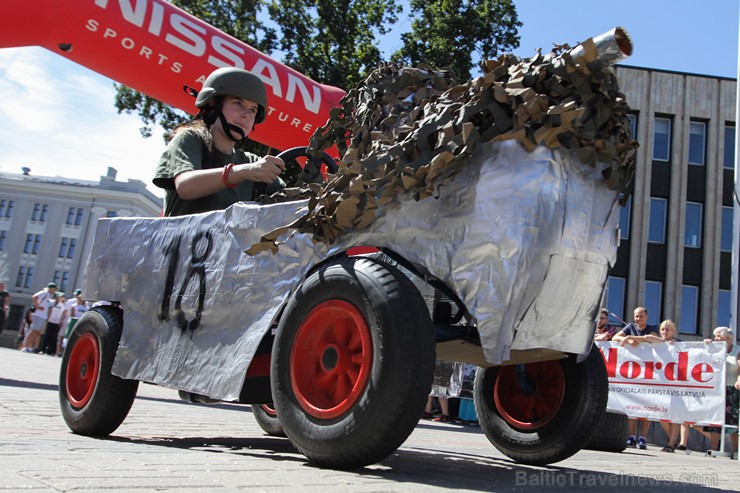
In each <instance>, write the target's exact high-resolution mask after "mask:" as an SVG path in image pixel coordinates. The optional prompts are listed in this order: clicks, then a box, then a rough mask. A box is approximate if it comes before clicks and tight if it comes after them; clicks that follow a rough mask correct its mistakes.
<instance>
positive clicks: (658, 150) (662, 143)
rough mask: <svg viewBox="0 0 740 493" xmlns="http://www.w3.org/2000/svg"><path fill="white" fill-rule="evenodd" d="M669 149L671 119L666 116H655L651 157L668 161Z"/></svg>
mask: <svg viewBox="0 0 740 493" xmlns="http://www.w3.org/2000/svg"><path fill="white" fill-rule="evenodd" d="M670 151H671V121H670V120H669V119H668V118H659V117H656V118H655V129H654V131H653V159H654V160H656V161H668V159H669V157H670Z"/></svg>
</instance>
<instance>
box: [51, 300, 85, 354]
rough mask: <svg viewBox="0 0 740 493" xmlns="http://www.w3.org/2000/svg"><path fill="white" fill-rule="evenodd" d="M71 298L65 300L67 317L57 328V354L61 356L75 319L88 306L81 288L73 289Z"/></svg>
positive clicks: (75, 321)
mask: <svg viewBox="0 0 740 493" xmlns="http://www.w3.org/2000/svg"><path fill="white" fill-rule="evenodd" d="M72 294H73V295H74V297H73V298H71V299H69V300H67V303H66V307H67V319H66V320H65V321H64V322H63V323H62V325H61V327H60V329H59V335H58V336H57V355H58V356H61V355H62V353H63V352H64V348H65V347H67V339H68V338H69V334H70V333H71V332H72V328H73V327H74V325H75V323H77V320H78V319H79V318H80V317H81V316H82V314H83V313H85V312H86V311H87V310H89V308H88V307H87V304H86V303H85V300H84V299H83V298H82V290H81V289H79V288H77V289H75V290H74V293H72Z"/></svg>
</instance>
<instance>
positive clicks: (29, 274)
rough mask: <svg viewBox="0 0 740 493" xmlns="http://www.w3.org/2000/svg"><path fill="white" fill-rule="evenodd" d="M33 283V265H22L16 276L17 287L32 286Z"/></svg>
mask: <svg viewBox="0 0 740 493" xmlns="http://www.w3.org/2000/svg"><path fill="white" fill-rule="evenodd" d="M32 283H33V267H26V266H25V265H21V266H20V267H19V268H18V276H17V277H16V278H15V287H16V288H21V287H23V288H30V287H31V286H32Z"/></svg>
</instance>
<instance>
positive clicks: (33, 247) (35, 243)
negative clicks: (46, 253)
mask: <svg viewBox="0 0 740 493" xmlns="http://www.w3.org/2000/svg"><path fill="white" fill-rule="evenodd" d="M40 245H41V235H35V234H30V233H29V234H27V235H26V244H25V245H24V247H23V253H32V254H34V255H37V254H38V253H39V246H40Z"/></svg>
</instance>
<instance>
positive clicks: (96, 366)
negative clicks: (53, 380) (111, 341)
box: [65, 332, 100, 409]
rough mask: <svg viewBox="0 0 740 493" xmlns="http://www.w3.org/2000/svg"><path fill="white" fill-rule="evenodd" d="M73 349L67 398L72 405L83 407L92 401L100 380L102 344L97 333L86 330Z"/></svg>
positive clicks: (68, 376) (67, 383) (66, 376)
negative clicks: (99, 342)
mask: <svg viewBox="0 0 740 493" xmlns="http://www.w3.org/2000/svg"><path fill="white" fill-rule="evenodd" d="M71 349H72V351H71V352H70V354H69V360H68V361H67V373H66V375H65V384H66V386H67V399H68V400H69V402H70V404H72V407H74V408H77V409H81V408H83V407H85V406H86V405H87V403H88V402H89V401H90V398H91V397H92V394H93V391H94V390H95V384H96V382H97V381H98V373H99V371H100V345H99V344H98V338H97V337H95V335H93V334H91V333H90V332H86V333H84V334H82V335H81V336H80V338H79V339H77V342H75V344H74V346H72V348H71Z"/></svg>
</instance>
